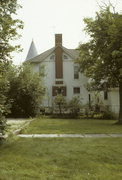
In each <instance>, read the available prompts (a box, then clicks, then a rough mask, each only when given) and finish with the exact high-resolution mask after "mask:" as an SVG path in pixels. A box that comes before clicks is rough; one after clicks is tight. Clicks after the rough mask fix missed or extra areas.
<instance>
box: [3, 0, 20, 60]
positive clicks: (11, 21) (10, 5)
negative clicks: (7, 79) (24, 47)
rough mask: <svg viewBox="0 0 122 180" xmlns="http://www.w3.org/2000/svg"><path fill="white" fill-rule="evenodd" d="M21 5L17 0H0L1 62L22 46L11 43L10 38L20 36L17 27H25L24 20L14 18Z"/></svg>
mask: <svg viewBox="0 0 122 180" xmlns="http://www.w3.org/2000/svg"><path fill="white" fill-rule="evenodd" d="M19 7H20V6H19V5H18V4H17V0H12V1H10V0H1V1H0V62H2V61H7V60H9V59H10V58H11V55H10V53H11V52H12V51H14V50H18V49H19V48H20V46H18V45H17V46H13V45H11V44H10V40H14V39H16V38H18V37H19V35H18V32H17V29H22V28H23V24H22V21H20V20H18V19H15V18H13V17H14V16H13V15H16V11H17V9H18V8H19Z"/></svg>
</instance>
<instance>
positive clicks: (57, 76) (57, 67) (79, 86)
mask: <svg viewBox="0 0 122 180" xmlns="http://www.w3.org/2000/svg"><path fill="white" fill-rule="evenodd" d="M78 56H79V52H78V50H76V49H67V48H65V47H64V46H63V45H62V34H55V46H54V47H53V48H51V49H48V50H47V51H45V52H43V53H41V54H39V55H37V51H36V47H35V45H34V42H33V41H32V43H31V46H30V49H29V51H28V55H27V58H26V62H29V63H31V65H32V67H33V70H34V72H38V73H40V72H41V71H42V66H44V70H45V77H44V84H45V87H46V96H45V100H44V104H43V105H44V106H46V107H51V106H52V104H53V99H54V97H55V96H56V95H57V94H58V93H62V94H63V95H64V96H65V97H66V99H67V100H71V99H72V98H73V97H74V96H78V97H79V98H80V99H81V101H82V103H83V104H88V103H89V102H90V101H92V100H94V99H95V98H94V95H93V93H91V94H90V92H88V90H87V89H86V86H87V82H88V78H86V77H85V76H84V75H83V74H81V73H80V72H79V69H78V68H79V67H78V64H76V63H75V62H74V60H75V59H76V58H77V57H78ZM99 98H100V100H101V101H102V103H103V105H104V106H106V105H107V106H109V108H110V110H111V111H113V112H114V113H116V114H118V112H119V95H118V90H117V89H111V90H109V91H108V92H101V93H100V95H99Z"/></svg>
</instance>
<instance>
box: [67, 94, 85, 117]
mask: <svg viewBox="0 0 122 180" xmlns="http://www.w3.org/2000/svg"><path fill="white" fill-rule="evenodd" d="M81 108H82V104H81V101H80V99H79V97H73V98H72V100H70V101H69V102H68V111H69V112H70V114H71V115H72V117H77V116H78V115H79V114H80V109H81Z"/></svg>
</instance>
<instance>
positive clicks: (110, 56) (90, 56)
mask: <svg viewBox="0 0 122 180" xmlns="http://www.w3.org/2000/svg"><path fill="white" fill-rule="evenodd" d="M84 22H85V24H86V27H85V31H86V32H87V33H88V35H89V36H90V40H89V41H88V42H87V43H84V44H81V45H80V47H79V49H80V56H79V59H78V63H79V65H80V70H81V71H82V72H84V73H85V75H86V76H88V77H90V78H91V79H92V80H93V82H94V84H95V85H96V86H97V87H101V84H106V87H118V88H119V97H120V112H119V121H118V123H119V124H122V14H119V13H118V12H115V8H113V6H112V5H111V4H110V5H109V6H105V7H102V8H101V9H100V12H97V13H96V17H95V19H93V18H85V19H84ZM103 82H105V83H103Z"/></svg>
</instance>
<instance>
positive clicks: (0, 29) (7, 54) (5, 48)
mask: <svg viewBox="0 0 122 180" xmlns="http://www.w3.org/2000/svg"><path fill="white" fill-rule="evenodd" d="M19 7H20V6H19V5H18V4H17V0H12V1H10V0H0V132H2V133H3V132H4V129H5V118H4V116H5V115H6V113H8V111H9V106H10V104H9V103H8V98H7V92H8V90H9V82H8V79H7V78H8V68H9V61H10V60H11V52H12V51H15V50H19V48H20V46H12V45H11V41H12V40H14V39H16V38H18V37H19V35H18V32H17V30H18V29H22V28H23V24H22V21H20V20H18V19H15V18H14V15H16V11H17V9H18V8H19Z"/></svg>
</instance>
